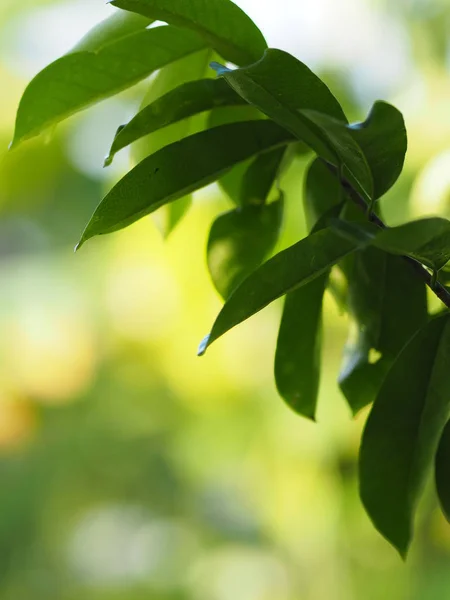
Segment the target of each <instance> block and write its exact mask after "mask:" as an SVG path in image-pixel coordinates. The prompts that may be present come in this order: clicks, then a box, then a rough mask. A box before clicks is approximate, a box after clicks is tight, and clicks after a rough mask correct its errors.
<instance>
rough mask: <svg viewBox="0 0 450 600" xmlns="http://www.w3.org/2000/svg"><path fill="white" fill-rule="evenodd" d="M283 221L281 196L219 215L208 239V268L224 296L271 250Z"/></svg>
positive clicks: (228, 294) (226, 296)
mask: <svg viewBox="0 0 450 600" xmlns="http://www.w3.org/2000/svg"><path fill="white" fill-rule="evenodd" d="M282 220H283V199H282V198H281V199H280V200H277V201H275V202H272V203H271V204H267V205H255V206H251V205H248V206H243V207H242V208H237V209H235V210H232V211H230V212H228V213H225V214H223V215H220V216H219V217H218V218H217V219H216V221H215V222H214V223H213V226H212V228H211V232H210V235H209V240H208V252H207V256H208V268H209V272H210V274H211V278H212V280H213V283H214V285H215V287H216V289H217V291H218V292H219V294H221V295H222V297H223V298H225V299H226V298H228V297H229V296H230V294H231V293H232V292H233V290H234V289H236V287H237V286H238V285H239V284H240V283H242V281H243V280H244V279H245V278H246V277H247V276H248V275H250V273H252V272H253V271H254V270H255V269H256V268H257V267H259V265H260V264H261V263H262V262H263V260H264V259H265V258H267V256H268V255H269V254H270V253H271V252H272V250H273V248H274V246H275V244H276V242H277V240H278V236H279V233H280V228H281V224H282Z"/></svg>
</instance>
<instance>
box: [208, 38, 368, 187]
mask: <svg viewBox="0 0 450 600" xmlns="http://www.w3.org/2000/svg"><path fill="white" fill-rule="evenodd" d="M215 68H216V70H217V72H218V74H219V75H220V76H222V77H223V78H224V79H225V80H226V81H227V82H228V83H229V84H230V86H231V87H232V88H233V89H234V90H236V92H237V93H238V94H240V95H241V96H242V97H243V98H244V99H245V100H246V101H247V102H249V103H250V104H253V105H254V106H256V107H257V108H259V109H260V110H261V111H262V112H264V113H265V114H266V115H268V116H269V117H270V118H271V119H273V120H274V121H275V122H277V123H278V124H279V125H281V126H282V127H285V128H286V129H287V130H288V131H290V132H291V133H293V134H294V135H295V136H296V137H297V138H298V139H300V140H302V141H303V142H304V143H306V144H307V145H308V146H310V147H311V148H312V149H313V150H314V151H315V152H316V153H317V154H318V155H319V156H320V157H322V158H324V159H325V160H327V161H328V162H331V163H332V164H333V165H335V166H336V167H339V168H340V167H341V166H342V167H345V169H344V172H345V174H347V172H348V176H349V177H350V178H351V180H352V181H353V182H354V183H355V184H356V185H357V186H358V188H359V190H360V191H361V192H362V193H364V194H365V196H366V198H367V199H371V198H372V196H373V182H372V174H371V171H370V169H369V166H368V164H367V162H366V159H365V157H364V154H363V152H362V150H361V148H360V147H359V146H358V144H357V142H356V141H355V140H354V138H353V136H352V133H351V132H350V130H349V128H348V127H346V124H347V120H346V118H345V115H344V113H343V111H342V109H341V107H340V105H339V103H338V102H337V100H336V99H335V98H334V96H333V95H332V94H331V92H330V90H329V89H328V88H327V87H326V86H325V84H324V83H323V82H322V81H321V80H320V79H319V78H318V77H316V75H314V74H313V73H312V72H311V71H310V70H309V69H308V68H307V67H306V66H305V65H304V64H303V63H301V62H300V61H298V60H297V59H296V58H294V57H293V56H291V55H290V54H288V53H287V52H283V51H281V50H275V49H270V50H267V51H266V52H265V54H264V57H263V58H262V59H261V60H259V61H258V62H257V63H255V64H253V65H250V66H249V67H244V68H240V69H234V70H231V69H228V68H226V67H223V66H221V65H215Z"/></svg>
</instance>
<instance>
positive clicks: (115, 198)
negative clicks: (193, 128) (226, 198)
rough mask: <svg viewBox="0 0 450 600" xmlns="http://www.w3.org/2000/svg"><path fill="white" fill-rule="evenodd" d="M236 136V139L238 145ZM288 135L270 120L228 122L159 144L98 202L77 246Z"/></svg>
mask: <svg viewBox="0 0 450 600" xmlns="http://www.w3.org/2000/svg"><path fill="white" fill-rule="evenodd" d="M236 140H239V143H236ZM291 141H292V136H291V135H290V134H289V133H288V132H287V131H285V130H284V129H283V128H281V127H278V125H276V124H275V123H272V122H270V121H249V122H242V123H232V124H230V125H223V126H222V127H216V128H214V129H208V130H206V131H202V132H200V133H197V134H195V135H193V136H189V137H187V138H184V139H182V140H180V141H179V142H175V143H174V144H170V145H169V146H166V147H165V148H162V149H161V150H159V151H158V152H156V153H155V154H152V155H151V156H149V157H148V158H146V159H144V160H143V161H142V162H140V163H139V164H138V165H137V166H136V167H134V169H132V170H131V171H130V172H129V173H127V174H126V175H125V177H124V178H123V179H121V180H120V181H119V182H118V183H117V184H116V185H115V186H114V188H113V189H112V190H111V191H110V192H109V194H107V196H106V197H105V198H104V199H103V201H102V202H101V203H100V205H99V206H98V208H97V210H96V211H95V213H94V215H93V216H92V218H91V221H90V222H89V224H88V226H87V227H86V230H85V231H84V233H83V236H82V238H81V241H80V244H79V245H81V244H82V243H84V242H85V241H86V240H88V239H89V238H91V237H93V236H95V235H102V234H106V233H111V232H113V231H117V230H118V229H122V228H123V227H126V226H127V225H130V224H131V223H134V221H137V220H138V219H140V218H141V217H144V216H145V215H148V214H150V213H151V212H153V211H155V210H156V209H158V208H160V207H161V206H163V205H164V204H166V203H168V202H172V201H174V200H177V199H178V198H181V197H183V196H185V195H186V194H190V193H192V192H193V191H195V190H198V189H200V188H202V187H204V186H205V185H208V184H209V183H211V182H213V181H215V180H216V179H217V178H218V177H219V176H220V175H221V174H222V173H224V172H225V171H226V170H227V169H229V168H231V167H232V166H233V165H235V164H236V163H239V162H241V161H244V160H246V159H247V158H250V157H251V156H254V155H257V154H259V153H261V152H266V151H268V150H271V149H274V148H276V147H281V146H283V145H285V144H287V143H289V142H291Z"/></svg>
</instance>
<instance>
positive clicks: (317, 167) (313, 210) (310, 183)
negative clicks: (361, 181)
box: [303, 158, 343, 230]
mask: <svg viewBox="0 0 450 600" xmlns="http://www.w3.org/2000/svg"><path fill="white" fill-rule="evenodd" d="M339 187H340V186H339V181H338V180H337V179H336V177H335V176H334V175H333V174H332V173H331V172H330V171H329V170H328V169H327V167H326V166H325V164H324V163H323V162H322V161H321V160H320V159H318V158H316V159H315V160H314V161H313V162H312V163H311V165H310V166H309V168H308V171H307V173H306V177H305V189H304V194H303V206H304V210H305V217H306V222H307V224H308V228H309V229H311V230H312V229H313V228H314V227H315V226H316V225H317V222H318V221H319V219H320V218H321V217H322V215H324V214H325V213H327V212H328V211H329V210H330V209H331V208H332V207H333V206H337V205H338V204H339V203H340V202H341V201H342V199H343V194H342V191H341V190H340V189H339Z"/></svg>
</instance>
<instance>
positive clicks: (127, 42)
mask: <svg viewBox="0 0 450 600" xmlns="http://www.w3.org/2000/svg"><path fill="white" fill-rule="evenodd" d="M204 47H205V42H204V41H203V40H202V38H200V37H199V36H197V35H196V34H194V33H192V32H189V31H182V30H179V29H176V28H174V27H155V28H153V29H143V30H138V31H136V32H135V33H134V34H130V35H127V36H125V37H121V38H119V39H116V40H115V41H113V42H112V43H110V44H107V45H105V46H102V47H101V48H100V50H98V51H96V52H91V51H89V52H88V51H82V52H75V53H71V54H67V55H66V56H63V57H62V58H59V59H58V60H56V61H55V62H53V63H51V64H50V65H49V66H48V67H46V68H45V69H44V70H43V71H41V72H40V73H38V75H36V77H35V78H34V79H33V80H32V81H31V82H30V84H29V85H28V87H27V88H26V90H25V92H24V94H23V96H22V99H21V101H20V105H19V109H18V112H17V118H16V129H15V132H14V140H13V145H16V144H18V143H19V142H20V141H22V140H25V139H27V138H30V137H32V136H35V135H38V134H39V133H40V132H42V131H43V130H44V129H46V128H47V127H49V126H51V125H55V124H57V123H59V122H60V121H62V120H64V119H66V118H67V117H69V116H70V115H72V114H74V113H76V112H78V111H80V110H82V109H84V108H86V107H88V106H90V105H92V104H94V103H95V102H98V101H100V100H103V99H105V98H107V97H109V96H112V95H114V94H117V93H118V92H120V91H122V90H124V89H126V88H128V87H130V86H131V85H134V84H135V83H137V82H138V81H140V80H141V79H144V78H145V77H147V76H148V75H150V73H152V72H153V71H155V70H157V69H160V68H162V67H164V66H165V65H167V64H169V63H171V62H173V61H175V60H178V59H179V58H182V57H183V56H186V55H187V54H191V53H192V52H198V51H199V50H201V49H202V48H204Z"/></svg>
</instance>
